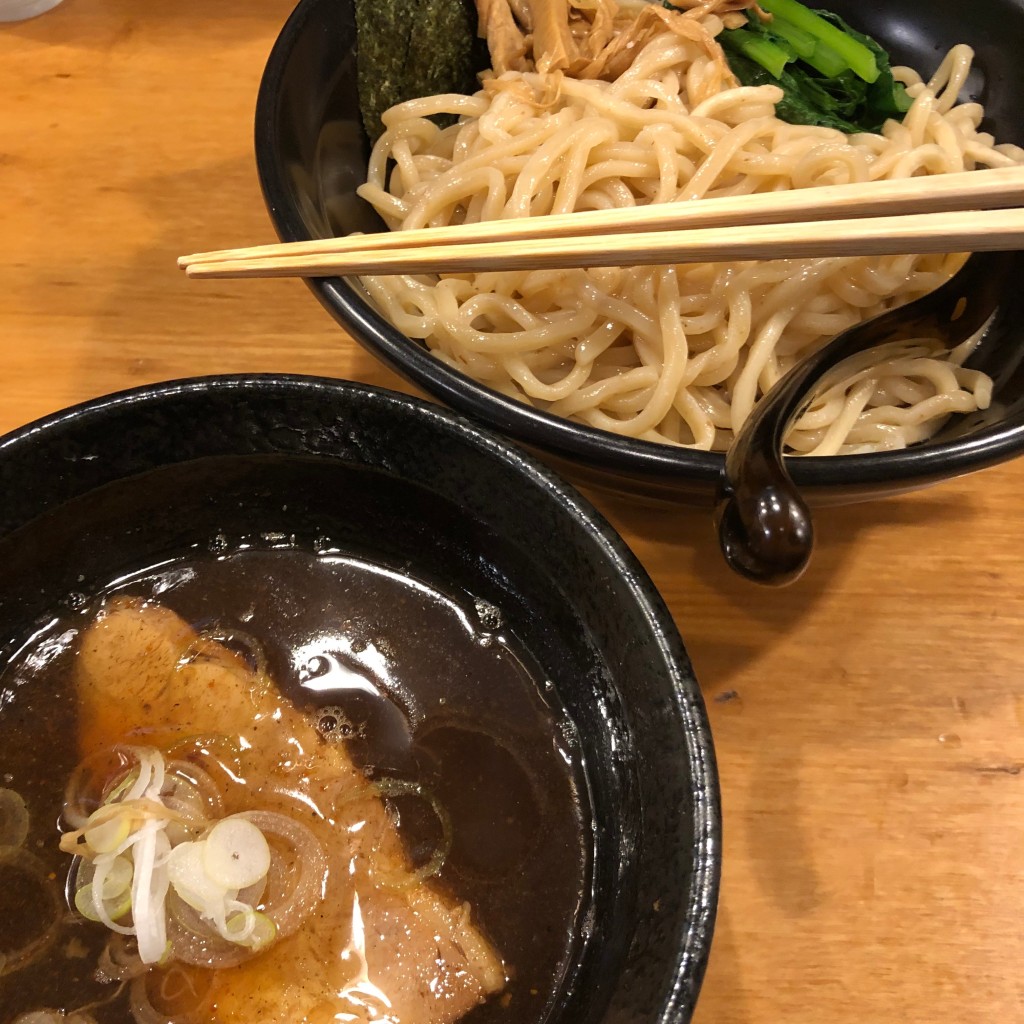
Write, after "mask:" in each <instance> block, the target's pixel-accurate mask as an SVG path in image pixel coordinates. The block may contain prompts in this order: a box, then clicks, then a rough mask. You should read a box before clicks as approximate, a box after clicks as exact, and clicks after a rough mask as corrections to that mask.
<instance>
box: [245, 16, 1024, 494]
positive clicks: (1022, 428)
mask: <svg viewBox="0 0 1024 1024" xmlns="http://www.w3.org/2000/svg"><path fill="white" fill-rule="evenodd" d="M810 6H812V7H813V6H828V7H829V9H830V10H833V11H835V12H836V13H837V14H839V15H840V16H843V17H846V18H847V19H848V20H849V21H850V22H851V23H853V24H855V25H856V26H857V27H858V28H859V29H860V30H862V31H865V32H868V33H869V34H871V35H872V36H874V37H875V38H876V39H877V40H879V41H880V42H881V43H882V44H883V45H884V46H885V47H886V48H887V50H888V51H889V52H890V54H891V56H892V58H893V63H894V64H906V65H909V66H911V67H914V68H916V69H918V70H920V71H921V73H922V74H924V75H926V76H927V75H928V74H930V73H931V71H932V70H934V68H935V67H936V65H937V64H938V61H939V60H940V58H941V56H942V54H944V53H945V52H946V51H947V50H948V49H949V48H950V47H951V46H953V45H955V44H956V43H959V42H967V43H969V44H970V45H971V46H972V47H973V48H974V49H975V51H976V61H975V64H974V69H973V71H972V74H971V77H970V79H969V80H968V84H967V89H966V91H967V92H968V93H969V94H970V98H971V99H978V100H980V101H981V102H982V103H984V105H985V110H986V123H985V127H986V128H987V129H988V130H990V131H992V132H993V134H995V136H996V137H997V138H998V140H999V141H1001V142H1011V143H1016V144H1018V145H1020V144H1022V143H1024V117H1022V116H1021V113H1020V99H1019V97H1020V96H1021V95H1024V64H1022V63H1021V62H1020V60H1019V59H1018V57H1019V54H1020V53H1021V52H1022V51H1024V3H1022V2H1021V0H978V2H977V3H975V4H972V5H971V8H970V18H969V19H965V17H964V9H963V6H962V5H961V4H959V3H957V2H956V0H935V2H934V3H927V4H915V3H910V2H907V0H885V2H884V3H878V4H866V5H865V4H858V3H855V2H853V0H831V2H830V3H828V4H820V5H819V4H811V5H810ZM354 46H355V24H354V15H353V5H352V0H300V2H299V3H298V5H297V7H296V8H295V10H294V12H293V14H292V15H291V17H290V18H289V19H288V21H287V23H286V25H285V26H284V28H283V30H282V31H281V33H280V36H279V38H278V40H277V42H276V45H275V46H274V48H273V51H272V53H271V55H270V58H269V60H268V63H267V66H266V69H265V73H264V77H263V81H262V85H261V88H260V92H259V97H258V101H257V108H256V122H255V139H256V159H257V166H258V170H259V176H260V180H261V183H262V188H263V192H264V196H265V199H266V202H267V205H268V208H269V210H270V214H271V217H272V219H273V222H274V225H275V228H276V230H277V232H278V234H279V236H280V237H281V238H282V239H283V240H286V241H295V240H302V239H310V238H319V237H325V236H330V235H341V234H347V233H349V232H351V231H367V230H379V229H380V227H381V224H380V221H379V220H378V219H377V217H376V214H375V213H374V212H373V211H372V210H371V209H370V208H369V206H368V205H367V204H365V203H364V202H363V201H362V200H361V199H359V198H358V197H357V196H356V195H355V188H356V187H357V186H358V185H359V184H361V183H362V181H363V180H364V179H365V170H366V161H367V157H368V154H369V143H368V141H367V139H366V136H365V133H364V131H363V128H362V125H361V121H360V117H359V113H358V100H357V92H356V77H355V62H354ZM1014 276H1015V275H1014ZM1011 281H1012V277H1011ZM309 284H310V287H311V288H312V291H313V293H314V294H315V295H316V297H317V298H318V299H319V300H320V302H321V303H322V304H323V305H324V306H325V307H326V309H327V310H328V311H329V312H330V313H331V315H332V316H334V317H335V319H337V320H338V322H339V323H341V324H342V325H343V326H344V327H345V328H346V329H347V330H348V331H349V332H350V333H351V334H352V336H353V337H355V338H356V339H357V340H358V341H359V342H360V343H361V344H363V345H364V346H365V347H366V348H367V349H368V350H369V351H371V352H372V353H374V354H375V355H376V356H378V357H379V358H380V359H381V360H382V361H383V362H385V363H386V364H387V365H388V366H390V367H391V368H392V369H394V370H396V371H397V372H398V373H400V374H401V375H402V376H404V377H405V378H406V379H408V380H409V381H411V382H412V383H414V384H415V385H417V386H418V387H420V388H422V389H423V390H424V391H425V392H426V393H428V394H429V395H431V396H433V397H434V398H436V399H438V400H439V401H441V402H444V403H446V404H448V405H450V406H451V407H453V408H455V409H457V410H459V411H460V412H463V413H466V414H468V415H471V416H473V417H475V418H477V419H479V420H481V421H483V422H484V423H486V424H488V425H489V426H491V427H492V428H494V429H496V430H498V431H499V432H501V433H503V434H506V435H508V436H510V437H513V438H515V439H516V440H518V441H521V442H523V443H525V444H527V445H528V446H530V447H532V448H533V449H535V450H537V451H539V452H541V453H543V454H542V457H543V458H545V459H546V460H547V461H549V462H552V463H554V464H555V465H556V466H557V467H558V468H560V469H561V470H562V471H564V472H566V473H568V474H569V475H570V476H571V478H572V479H575V480H578V481H580V482H585V483H590V484H596V485H598V486H602V487H605V488H608V489H611V490H614V491H618V492H620V493H624V494H627V495H634V496H642V497H645V498H646V499H648V500H659V499H669V500H680V499H681V500H684V501H694V502H697V503H707V502H710V501H712V500H713V499H714V496H715V494H716V490H717V488H718V485H719V482H720V479H721V474H722V470H723V466H724V456H723V455H722V454H720V453H713V452H703V451H696V450H689V449H686V448H678V447H675V446H669V445H662V444H657V443H653V442H647V441H643V440H635V439H632V438H626V437H621V436H617V435H614V434H612V433H610V432H607V431H603V430H599V429H595V428H592V427H590V426H587V425H584V424H581V423H577V422H571V421H569V420H566V419H563V418H559V417H556V416H553V415H550V414H548V413H546V412H543V411H541V410H539V409H535V408H533V407H530V406H527V405H526V404H523V403H520V402H518V401H516V400H514V399H511V398H507V397H505V396H503V395H502V394H499V393H498V392H496V391H494V390H492V389H490V388H488V387H486V386H483V385H481V384H479V383H477V382H474V381H473V380H471V379H470V378H468V377H467V376H465V375H464V374H462V373H460V372H459V371H457V370H455V369H452V368H450V367H449V366H447V365H446V364H444V363H442V362H441V361H439V360H438V359H436V358H434V357H433V356H432V355H431V354H430V353H429V352H428V351H427V349H426V348H425V346H424V345H423V344H422V343H421V342H414V341H411V340H410V339H409V338H407V337H405V336H404V335H403V334H402V333H401V332H399V331H398V330H396V329H395V328H394V327H393V326H392V325H391V324H390V323H388V322H387V320H386V319H384V318H383V317H382V316H381V315H380V313H379V312H378V311H377V310H376V309H375V307H374V306H372V305H371V304H370V303H369V302H368V301H367V298H366V295H365V292H363V291H362V290H361V289H360V288H359V286H358V284H357V283H356V282H353V281H351V280H345V279H341V278H321V279H315V280H311V281H310V282H309ZM1022 301H1024V299H1022V297H1021V294H1020V290H1019V289H1017V288H1016V287H1015V286H1014V285H1012V284H1011V285H1009V286H1008V287H1007V292H1006V297H1005V302H1004V303H1003V304H1002V306H1001V309H1000V312H999V314H998V316H997V318H996V320H995V321H994V323H993V324H992V326H991V327H990V329H989V335H988V336H989V338H991V340H992V341H993V342H996V341H997V340H998V339H999V338H1000V337H1002V336H1007V337H1008V339H1009V340H1010V342H1011V343H1010V345H1009V346H1008V348H1009V349H1010V350H1011V351H1014V352H1015V355H1014V357H1013V358H1012V360H1011V361H1010V362H1007V360H1006V354H1005V352H1004V353H1003V354H1002V355H1001V356H1000V357H999V358H998V360H995V359H991V358H990V359H987V360H986V359H985V357H984V356H981V355H979V357H978V360H977V361H976V362H975V363H973V364H970V365H974V366H976V367H977V368H978V369H981V370H984V371H985V372H987V373H989V374H990V375H991V376H992V377H993V378H994V380H995V389H994V398H993V401H992V404H991V406H990V407H989V408H988V409H987V410H986V411H984V412H981V413H976V414H971V415H963V416H954V417H951V418H950V419H949V420H948V421H947V423H946V424H945V425H944V426H943V427H942V428H941V429H940V430H939V431H938V432H937V433H936V434H935V435H933V436H932V437H931V438H930V439H928V440H926V441H923V442H919V443H917V444H913V445H911V446H909V447H907V448H905V449H902V450H896V451H887V452H879V453H874V454H858V455H847V456H842V457H821V456H818V457H815V456H810V457H801V458H792V459H789V460H788V462H789V467H790V470H791V473H792V476H793V478H794V480H795V482H796V484H797V485H798V486H799V488H800V489H801V491H802V493H803V494H804V495H805V496H806V497H807V498H808V499H809V500H810V502H811V503H812V504H841V503H846V502H853V501H861V500H867V499H871V498H877V497H881V496H884V495H887V494H894V493H899V492H903V491H907V490H911V489H914V488H919V487H922V486H926V485H928V484H932V483H936V482H938V481H941V480H943V479H946V478H950V477H954V476H957V475H961V474H964V473H967V472H970V471H972V470H976V469H980V468H983V467H985V466H989V465H992V464H995V463H998V462H1000V461H1002V460H1005V459H1008V458H1011V457H1013V456H1015V455H1017V454H1018V453H1019V452H1020V451H1021V450H1022V449H1024V370H1022V368H1021V366H1020V359H1019V353H1020V352H1024V344H1014V343H1013V339H1014V338H1016V337H1017V336H1018V335H1019V333H1020V323H1021V312H1022V311H1021V303H1022ZM993 347H1000V348H1001V347H1003V346H993Z"/></svg>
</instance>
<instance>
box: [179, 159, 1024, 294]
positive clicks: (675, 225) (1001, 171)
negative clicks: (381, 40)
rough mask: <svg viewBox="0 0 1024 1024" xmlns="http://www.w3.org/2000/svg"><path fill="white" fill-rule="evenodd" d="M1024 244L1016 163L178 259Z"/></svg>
mask: <svg viewBox="0 0 1024 1024" xmlns="http://www.w3.org/2000/svg"><path fill="white" fill-rule="evenodd" d="M1017 248H1024V167H1002V168H992V169H986V170H979V171H966V172H958V173H950V174H938V175H929V176H925V177H915V178H906V179H901V180H898V181H876V182H865V183H856V184H850V185H828V186H823V187H820V188H806V189H796V190H792V191H786V192H766V193H759V194H755V195H744V196H728V197H721V198H716V199H700V200H691V201H684V202H676V203H664V204H655V205H649V206H640V207H629V208H626V209H615V210H598V211H587V212H582V213H571V214H559V215H550V216H541V217H526V218H521V219H515V220H504V221H488V222H484V223H477V224H465V225H456V226H452V227H442V228H422V229H416V230H409V231H387V232H381V233H379V234H366V235H347V236H345V237H342V238H325V239H318V240H314V241H305V242H291V243H282V244H276V245H261V246H253V247H250V248H247V249H225V250H221V251H218V252H208V253H198V254H196V255H194V256H183V257H182V258H181V259H180V260H179V261H178V265H179V266H181V267H183V268H184V269H185V272H186V273H187V274H188V275H189V276H190V277H325V276H334V275H344V274H422V273H471V272H479V271H488V270H506V271H511V270H541V269H558V268H564V267H607V266H642V265H645V264H665V263H695V262H715V261H719V260H749V259H785V258H801V257H804V258H806V257H820V256H880V255H893V254H898V253H926V252H933V253H934V252H962V251H981V250H993V249H1017Z"/></svg>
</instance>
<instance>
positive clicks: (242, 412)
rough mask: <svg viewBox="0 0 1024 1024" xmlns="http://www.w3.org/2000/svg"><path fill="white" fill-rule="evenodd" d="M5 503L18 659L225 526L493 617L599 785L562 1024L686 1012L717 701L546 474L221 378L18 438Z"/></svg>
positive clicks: (293, 383) (494, 447) (334, 394)
mask: <svg viewBox="0 0 1024 1024" xmlns="http://www.w3.org/2000/svg"><path fill="white" fill-rule="evenodd" d="M0 490H2V493H3V495H4V501H3V503H2V506H0V562H2V564H3V565H4V572H3V573H2V574H0V646H2V647H3V648H4V649H5V650H7V651H8V652H9V651H10V649H11V645H12V644H17V643H18V642H19V640H20V641H22V642H23V641H24V639H25V638H26V637H27V636H28V635H29V633H30V632H31V630H32V626H33V623H35V622H36V621H37V620H38V618H39V617H40V616H46V615H49V614H52V613H53V611H54V609H55V608H57V607H59V606H61V604H62V603H64V602H66V601H67V600H68V599H69V595H73V594H75V593H84V594H89V593H90V592H96V591H98V590H100V589H102V588H103V587H104V586H105V585H107V584H108V583H109V582H110V581H111V580H113V579H116V578H119V577H121V576H122V575H124V574H127V573H131V572H135V571H138V570H140V569H142V568H145V567H148V566H152V565H154V564H156V563H157V562H159V561H161V560H162V559H164V558H171V557H174V556H176V555H183V554H184V555H187V554H189V553H190V552H192V551H193V550H194V548H195V546H196V545H198V546H199V547H200V549H205V547H206V546H207V545H208V544H209V542H210V539H211V538H214V537H216V536H217V535H219V534H224V535H227V536H229V537H255V536H259V535H261V534H264V533H268V532H269V533H279V534H284V535H295V536H296V538H297V539H298V541H299V543H300V544H301V543H302V542H303V541H304V540H305V541H308V542H312V541H313V539H314V538H316V537H321V536H324V535H326V536H328V537H330V538H331V541H332V546H337V547H339V548H341V549H342V550H353V551H355V552H357V553H360V554H363V555H365V556H368V557H371V558H374V557H376V558H378V559H380V560H382V561H383V562H385V563H386V564H392V565H394V564H398V565H408V566H410V567H412V571H413V572H415V573H416V574H417V575H421V576H422V577H424V578H427V579H431V578H433V579H438V580H446V581H451V584H452V588H453V591H452V592H453V593H457V592H461V593H469V594H474V595H478V596H479V597H480V598H483V599H484V600H486V601H489V602H491V603H493V604H495V605H497V606H498V607H500V608H501V609H502V612H503V616H504V620H505V622H506V623H507V624H508V627H509V628H510V630H511V631H512V633H513V634H514V635H515V636H516V637H517V638H518V639H519V641H520V642H522V643H523V644H524V645H525V647H526V648H527V649H528V650H529V652H530V653H531V655H532V656H533V657H534V658H535V659H536V660H537V663H538V664H539V666H540V669H541V670H542V671H543V672H544V673H545V675H546V678H549V679H551V680H552V681H554V683H555V686H556V688H557V690H558V693H559V695H560V697H561V700H562V702H563V703H564V704H565V706H566V708H567V710H568V711H569V713H570V715H571V716H572V717H573V718H574V720H575V722H576V724H577V726H578V730H579V735H580V737H581V741H582V746H583V756H584V760H585V764H586V771H587V776H588V781H589V785H590V788H591V791H592V797H591V803H592V806H593V812H594V821H595V833H594V842H595V845H594V852H593V857H594V870H593V886H592V896H591V900H590V905H589V907H588V908H587V911H586V919H587V921H588V925H587V929H586V930H589V932H590V936H589V939H587V940H586V941H585V942H583V944H582V947H581V950H580V954H579V956H578V958H577V965H576V967H575V968H574V970H573V972H571V981H570V983H568V984H567V986H566V988H565V991H563V992H562V994H561V995H560V996H559V1001H558V1003H557V1004H556V1010H555V1011H554V1012H553V1014H552V1019H553V1020H557V1021H572V1022H573V1024H599V1022H600V1024H613V1022H623V1024H625V1022H629V1024H677V1022H679V1021H683V1020H687V1019H688V1018H689V1016H690V1013H691V1011H692V1008H693V1005H694V1001H695V1000H696V997H697V993H698V990H699V988H700V983H701V978H702V976H703V974H704V968H705V965H706V962H707V956H708V950H709V946H710V942H711V935H712V929H713V924H714V914H715V906H716V900H717V893H718V876H719V857H720V848H721V844H720V818H719V803H718V789H717V778H716V772H715V761H714V751H713V748H712V743H711V737H710V734H709V732H708V725H707V720H706V717H705V711H704V704H703V701H702V698H701V693H700V689H699V688H698V686H697V683H696V681H695V679H694V677H693V673H692V671H691V668H690V663H689V660H688V658H687V656H686V652H685V650H684V649H683V645H682V642H681V640H680V638H679V634H678V632H677V631H676V628H675V625H674V623H673V621H672V617H671V615H670V614H669V612H668V610H667V609H666V608H665V606H664V604H663V602H662V601H661V599H660V597H659V596H658V594H657V592H656V590H655V589H654V587H653V585H652V584H651V581H650V579H649V578H648V577H647V575H646V573H645V572H644V570H643V568H642V567H641V566H640V565H639V563H638V562H637V561H636V559H635V558H634V557H633V555H632V554H631V553H630V551H629V550H628V548H627V547H626V546H625V544H624V543H623V542H622V541H621V539H620V538H619V537H618V536H617V535H616V534H615V533H614V531H613V530H612V529H611V527H610V526H609V525H608V524H607V523H606V522H605V521H604V520H603V519H602V518H601V516H600V515H599V514H598V513H597V512H596V511H595V510H594V509H593V508H592V507H591V506H590V505H589V504H588V503H587V502H586V501H585V500H584V499H583V498H581V497H580V496H579V495H578V494H577V493H576V492H575V491H573V490H572V489H571V488H570V487H568V486H567V485H566V484H564V483H562V482H561V481H560V480H559V479H557V478H556V477H555V476H553V475H552V474H551V473H550V472H549V471H548V470H546V469H545V468H543V467H541V466H539V465H538V464H536V463H535V462H534V461H533V460H532V459H531V458H529V457H528V456H525V455H524V454H523V453H521V452H520V451H518V450H517V449H516V448H514V447H513V446H510V445H508V444H506V443H505V442H504V441H502V440H500V439H499V438H497V437H494V436H492V435H490V434H489V433H487V432H485V431H483V430H481V429H479V428H477V427H476V426H474V425H473V424H471V423H470V422H468V421H467V420H465V419H463V418H462V417H460V416H458V415H456V414H454V413H451V412H448V411H447V410H444V409H441V408H440V407H438V406H434V405H430V404H428V403H425V402H421V401H419V400H416V399H411V398H408V397H406V396H403V395H398V394H394V393H392V392H388V391H383V390H379V389H373V388H368V387H362V386H359V385H355V384H351V383H349V382H345V381H329V380H321V379H317V378H308V377H258V376H257V377H215V378H205V379H197V380H190V381H180V382H171V383H168V384H161V385H155V386H151V387H147V388H142V389H138V390H135V391H129V392H125V393H123V394H118V395H114V396H111V397H108V398H103V399H99V400H97V401H94V402H90V403H87V404H85V405H81V406H77V407H75V408H73V409H70V410H68V411H66V412H62V413H58V414H56V415H54V416H51V417H49V418H47V419H44V420H41V421H39V422H37V423H34V424H31V425H29V426H27V427H24V428H22V429H20V430H18V431H15V432H14V433H12V434H9V435H7V436H6V437H5V438H2V439H0ZM523 895H524V898H528V894H526V893H524V894H523Z"/></svg>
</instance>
